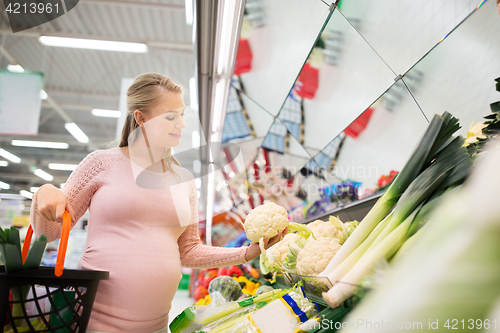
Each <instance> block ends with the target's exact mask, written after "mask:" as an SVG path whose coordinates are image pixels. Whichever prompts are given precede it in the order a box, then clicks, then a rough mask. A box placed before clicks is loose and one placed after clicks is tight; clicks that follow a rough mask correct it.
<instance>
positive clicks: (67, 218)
mask: <svg viewBox="0 0 500 333" xmlns="http://www.w3.org/2000/svg"><path fill="white" fill-rule="evenodd" d="M70 230H71V215H70V214H69V213H68V211H67V210H66V211H64V214H63V225H62V231H61V240H60V241H59V250H57V259H56V269H55V270H54V274H55V275H56V276H61V275H62V273H63V271H64V259H65V258H66V249H67V248H68V238H69V232H70Z"/></svg>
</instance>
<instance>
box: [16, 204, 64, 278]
mask: <svg viewBox="0 0 500 333" xmlns="http://www.w3.org/2000/svg"><path fill="white" fill-rule="evenodd" d="M70 230H71V215H70V214H69V212H68V211H67V210H66V211H64V214H63V225H62V230H61V240H60V241H59V250H58V251H57V259H56V268H55V270H54V274H55V276H61V275H62V273H63V271H64V259H65V258H66V249H67V248H68V238H69V232H70ZM32 237H33V227H32V226H31V225H30V226H29V228H28V232H27V233H26V237H25V238H24V244H23V251H22V257H23V265H24V263H25V261H26V257H27V256H28V251H29V248H30V243H31V238H32Z"/></svg>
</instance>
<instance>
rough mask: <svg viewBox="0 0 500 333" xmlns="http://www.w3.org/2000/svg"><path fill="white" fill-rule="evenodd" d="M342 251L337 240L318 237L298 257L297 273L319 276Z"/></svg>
mask: <svg viewBox="0 0 500 333" xmlns="http://www.w3.org/2000/svg"><path fill="white" fill-rule="evenodd" d="M339 249H340V244H339V242H338V241H337V239H336V238H330V237H318V239H316V240H313V241H310V242H309V243H307V244H306V246H304V248H303V249H302V251H300V252H299V254H298V256H297V273H299V274H300V275H314V276H315V275H318V274H319V273H321V272H322V271H323V270H324V269H325V268H326V266H327V265H328V263H329V262H330V260H332V258H333V256H334V255H335V254H336V253H337V251H338V250H339Z"/></svg>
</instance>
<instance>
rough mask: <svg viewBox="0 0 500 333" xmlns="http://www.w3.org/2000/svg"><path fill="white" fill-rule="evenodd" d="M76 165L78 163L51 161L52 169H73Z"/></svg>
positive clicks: (50, 167) (50, 166)
mask: <svg viewBox="0 0 500 333" xmlns="http://www.w3.org/2000/svg"><path fill="white" fill-rule="evenodd" d="M76 166H77V165H76V164H62V163H49V169H51V170H64V171H73V170H75V168H76Z"/></svg>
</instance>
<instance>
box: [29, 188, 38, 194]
mask: <svg viewBox="0 0 500 333" xmlns="http://www.w3.org/2000/svg"><path fill="white" fill-rule="evenodd" d="M39 189H40V187H30V192H31V193H35V192H36V191H38V190H39Z"/></svg>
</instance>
